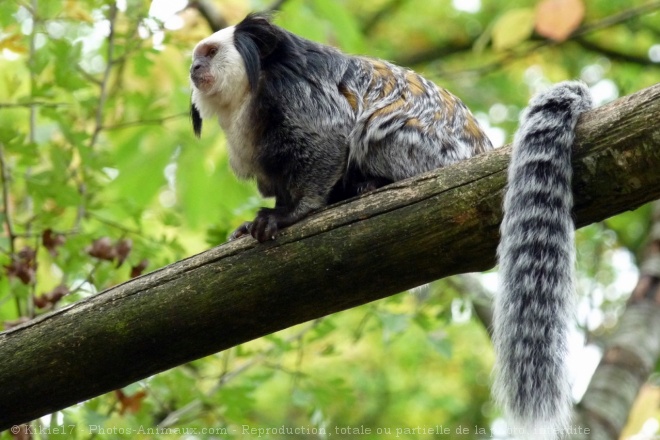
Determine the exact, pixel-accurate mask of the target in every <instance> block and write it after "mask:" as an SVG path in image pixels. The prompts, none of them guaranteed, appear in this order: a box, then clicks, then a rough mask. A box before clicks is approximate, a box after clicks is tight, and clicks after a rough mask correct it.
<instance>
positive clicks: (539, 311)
mask: <svg viewBox="0 0 660 440" xmlns="http://www.w3.org/2000/svg"><path fill="white" fill-rule="evenodd" d="M591 105H592V104H591V98H590V94H589V90H588V88H587V87H586V86H585V85H584V84H582V83H579V82H563V83H560V84H557V85H555V86H554V87H552V88H551V89H550V90H548V91H546V92H543V93H541V94H539V95H538V96H536V97H535V98H534V99H532V101H531V102H530V104H529V107H528V108H527V109H526V111H525V112H524V113H523V116H522V120H521V124H520V128H519V129H518V132H517V133H516V136H515V139H514V144H513V153H512V157H511V163H510V165H509V174H508V189H507V191H506V195H505V197H504V218H503V220H502V225H501V229H500V231H501V241H500V244H499V247H498V257H499V265H500V269H499V270H500V272H499V274H500V280H501V281H500V291H499V294H498V296H497V298H496V301H495V315H494V344H495V350H496V365H495V371H496V378H495V396H496V398H497V399H498V401H499V403H500V404H501V405H502V406H503V407H504V409H505V410H506V413H507V415H508V418H509V421H510V422H511V423H512V424H513V426H512V428H514V429H515V432H514V434H515V435H516V436H517V437H519V438H534V439H541V438H545V439H555V438H558V437H562V434H561V431H562V430H565V429H566V428H568V426H569V424H570V417H571V410H572V402H571V396H570V384H569V381H568V377H567V368H566V364H565V360H566V354H567V346H566V345H567V343H566V339H567V334H568V331H569V326H570V321H571V316H572V310H573V307H572V303H573V297H574V282H573V266H574V261H575V244H574V225H573V220H572V217H571V210H572V208H573V194H572V190H571V176H572V165H571V151H572V146H573V139H574V129H575V125H576V123H577V120H578V117H579V116H580V114H581V113H582V112H584V111H586V110H589V109H590V108H591Z"/></svg>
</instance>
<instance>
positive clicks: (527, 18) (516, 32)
mask: <svg viewBox="0 0 660 440" xmlns="http://www.w3.org/2000/svg"><path fill="white" fill-rule="evenodd" d="M533 31H534V10H533V9H531V8H517V9H511V10H509V11H507V12H506V13H505V14H504V15H502V16H501V17H500V18H499V19H498V20H497V22H496V23H495V25H494V26H493V47H494V48H495V50H500V51H501V50H506V49H511V48H513V47H515V46H517V45H519V44H520V43H522V42H523V41H525V40H527V39H529V37H530V36H531V35H532V32H533Z"/></svg>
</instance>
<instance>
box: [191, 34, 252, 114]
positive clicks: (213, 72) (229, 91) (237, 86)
mask: <svg viewBox="0 0 660 440" xmlns="http://www.w3.org/2000/svg"><path fill="white" fill-rule="evenodd" d="M192 60H193V64H192V67H191V69H190V80H191V83H192V89H193V93H192V101H193V103H194V104H195V105H196V106H197V108H198V110H199V112H200V114H201V116H202V117H203V118H208V117H211V116H213V115H214V114H217V113H218V109H219V108H226V107H231V106H232V105H233V104H238V103H239V102H241V101H242V98H243V97H244V96H245V95H246V93H247V92H248V79H247V74H246V71H245V64H244V62H243V59H242V57H241V55H240V54H239V53H238V50H236V46H235V45H234V26H231V27H228V28H225V29H222V30H220V31H218V32H216V33H214V34H213V35H211V36H210V37H207V38H205V39H203V40H202V41H200V42H199V43H197V46H195V49H194V50H193V56H192Z"/></svg>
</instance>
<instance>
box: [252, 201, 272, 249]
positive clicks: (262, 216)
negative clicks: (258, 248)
mask: <svg viewBox="0 0 660 440" xmlns="http://www.w3.org/2000/svg"><path fill="white" fill-rule="evenodd" d="M278 221H279V216H278V215H277V214H276V213H275V210H274V209H270V208H262V209H260V210H259V213H257V217H256V218H255V219H254V221H253V222H252V224H251V225H250V234H252V236H253V237H254V238H256V239H257V240H258V241H259V243H263V242H264V241H268V240H274V239H275V237H277V232H278V230H279V227H278Z"/></svg>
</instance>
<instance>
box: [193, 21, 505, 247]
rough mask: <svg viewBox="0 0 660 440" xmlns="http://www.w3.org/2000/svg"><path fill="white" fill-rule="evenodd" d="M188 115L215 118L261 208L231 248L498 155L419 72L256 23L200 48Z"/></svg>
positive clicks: (455, 102) (469, 118) (459, 106)
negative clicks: (392, 186) (271, 203)
mask: <svg viewBox="0 0 660 440" xmlns="http://www.w3.org/2000/svg"><path fill="white" fill-rule="evenodd" d="M190 78H191V81H192V84H193V87H192V106H191V116H192V121H193V126H194V129H195V133H196V134H197V135H199V134H200V133H201V128H202V119H206V118H210V117H213V116H217V118H218V121H219V123H220V126H221V127H222V129H223V131H224V132H225V135H226V137H227V144H228V150H229V163H230V166H231V168H232V169H233V171H234V172H235V174H236V175H237V176H238V177H239V178H254V179H255V180H256V182H257V188H258V189H259V191H260V192H261V194H262V195H263V196H265V197H275V207H274V208H262V209H261V210H260V211H259V212H258V214H257V216H256V218H255V219H254V221H253V222H249V223H245V224H243V225H242V226H240V227H239V228H238V229H237V230H236V231H235V232H234V233H233V234H232V236H231V238H232V239H235V238H238V237H240V236H243V235H248V234H251V235H252V236H253V237H254V238H256V239H257V240H259V241H260V242H263V241H266V240H270V239H272V238H274V237H275V236H276V235H277V233H278V231H279V230H280V229H282V228H284V227H286V226H289V225H291V224H293V223H295V222H296V221H298V220H300V219H301V218H303V217H305V216H307V215H308V214H309V213H311V212H313V211H315V210H318V209H319V208H322V207H324V206H326V205H327V204H328V203H332V202H337V201H340V200H344V199H346V198H349V197H351V196H355V195H358V194H360V193H363V192H365V191H367V190H372V189H375V188H378V187H380V186H383V185H385V184H388V183H392V182H394V181H398V180H402V179H405V178H408V177H411V176H414V175H417V174H420V173H422V172H425V171H430V170H433V169H435V168H439V167H442V166H446V165H449V164H452V163H455V162H458V161H460V160H464V159H467V158H469V157H472V156H474V155H476V154H479V153H481V152H485V151H488V150H491V149H492V145H491V143H490V140H489V139H488V137H487V136H486V135H485V134H484V132H483V130H482V129H481V128H480V127H479V124H478V122H477V121H476V119H475V117H474V116H473V115H472V114H471V113H470V111H469V110H468V109H467V107H466V106H465V105H464V104H463V103H462V102H461V101H460V100H459V99H458V98H456V97H455V96H454V95H452V94H451V93H449V92H448V91H446V90H444V89H441V88H439V87H437V86H436V85H435V84H433V83H432V82H431V81H428V80H427V79H425V78H423V77H421V76H420V75H418V74H416V73H414V72H413V71H411V70H408V69H404V68H402V67H399V66H395V65H393V64H391V63H389V62H386V61H382V60H378V59H372V58H367V57H358V56H349V55H345V54H343V53H341V52H340V51H338V50H337V49H334V48H331V47H329V46H325V45H321V44H318V43H315V42H312V41H309V40H306V39H303V38H300V37H298V36H297V35H294V34H292V33H290V32H287V31H286V30H284V29H282V28H280V27H277V26H275V25H273V24H272V23H271V22H270V20H269V19H268V18H267V17H265V16H262V15H250V16H248V17H247V18H246V19H245V20H243V21H242V22H240V23H239V24H237V25H236V26H233V27H228V28H225V29H223V30H220V31H218V32H216V33H215V34H213V35H211V36H210V37H208V38H206V39H204V40H202V41H201V42H199V43H198V44H197V46H196V47H195V49H194V51H193V63H192V66H191V70H190Z"/></svg>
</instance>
